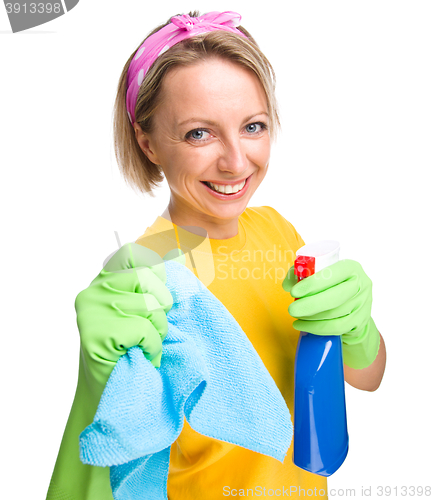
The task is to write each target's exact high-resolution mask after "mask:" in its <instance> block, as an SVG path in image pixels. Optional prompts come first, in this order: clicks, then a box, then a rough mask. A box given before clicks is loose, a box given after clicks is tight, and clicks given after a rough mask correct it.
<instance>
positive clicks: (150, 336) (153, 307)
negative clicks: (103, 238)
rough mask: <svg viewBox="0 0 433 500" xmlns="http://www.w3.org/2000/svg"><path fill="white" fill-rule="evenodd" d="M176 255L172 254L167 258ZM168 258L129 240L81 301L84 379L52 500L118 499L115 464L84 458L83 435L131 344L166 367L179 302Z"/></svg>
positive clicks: (55, 474)
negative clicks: (171, 320) (170, 317)
mask: <svg viewBox="0 0 433 500" xmlns="http://www.w3.org/2000/svg"><path fill="white" fill-rule="evenodd" d="M176 257H177V256H176V253H173V252H172V253H171V254H170V255H167V256H165V257H164V260H168V259H171V260H175V258H176ZM178 259H180V261H182V256H179V257H178ZM178 259H176V260H178ZM164 260H163V259H161V257H160V256H159V255H158V254H157V253H156V252H153V251H152V250H150V249H148V248H145V247H143V246H142V245H139V244H137V243H127V244H126V245H124V246H122V247H121V248H120V249H119V250H118V251H117V252H116V253H115V254H114V255H113V256H112V257H111V258H110V260H109V261H108V262H107V264H106V265H104V268H103V270H102V271H101V272H100V273H99V275H98V276H97V277H96V278H95V279H94V280H93V281H92V282H91V284H90V285H89V287H87V288H86V289H85V290H83V291H82V292H80V293H79V294H78V295H77V297H76V299H75V309H76V312H77V324H78V329H79V333H80V339H81V343H80V362H79V373H78V383H77V389H76V393H75V398H74V402H73V404H72V408H71V412H70V414H69V418H68V422H67V424H66V428H65V431H64V433H63V438H62V442H61V445H60V449H59V453H58V456H57V460H56V464H55V467H54V471H53V474H52V477H51V481H50V486H49V489H48V493H47V497H46V498H47V500H59V499H62V500H113V495H112V491H111V485H110V468H109V467H97V466H92V465H89V464H83V463H82V462H81V461H80V458H79V436H80V434H81V432H82V431H83V430H84V429H85V428H86V427H87V426H88V425H90V424H91V423H92V421H93V418H94V416H95V413H96V410H97V408H98V404H99V401H100V399H101V395H102V393H103V391H104V388H105V385H106V383H107V381H108V379H109V377H110V375H111V372H112V370H113V368H114V366H115V364H116V362H117V361H118V359H119V358H120V357H121V356H122V355H123V354H125V353H126V351H127V349H128V348H130V347H132V346H135V345H138V346H140V347H141V349H142V350H143V353H144V356H146V358H147V359H149V360H150V361H151V363H152V364H153V365H154V366H155V367H158V366H159V365H160V361H161V354H162V341H163V340H164V338H165V336H166V335H167V333H168V322H167V316H166V313H168V311H169V310H170V309H171V307H172V305H173V298H172V296H171V294H170V292H169V290H168V289H167V288H166V286H165V283H166V274H165V265H164ZM58 355H59V356H61V355H62V352H61V349H60V350H59V352H58Z"/></svg>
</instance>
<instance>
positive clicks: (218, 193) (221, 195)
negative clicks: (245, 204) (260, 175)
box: [200, 174, 253, 200]
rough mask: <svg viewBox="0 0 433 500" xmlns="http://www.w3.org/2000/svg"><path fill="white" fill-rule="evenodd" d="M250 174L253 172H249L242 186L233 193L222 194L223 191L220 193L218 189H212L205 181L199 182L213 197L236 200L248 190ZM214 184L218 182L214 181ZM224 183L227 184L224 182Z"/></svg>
mask: <svg viewBox="0 0 433 500" xmlns="http://www.w3.org/2000/svg"><path fill="white" fill-rule="evenodd" d="M252 175H253V174H251V175H250V176H249V177H247V178H246V181H245V185H244V187H243V188H242V189H241V190H240V191H238V192H237V193H235V194H223V193H220V192H218V191H214V190H213V189H212V188H211V187H209V186H208V185H207V181H200V182H201V183H202V184H203V186H204V187H205V188H206V190H207V191H208V192H209V193H210V194H211V195H212V196H214V197H215V198H217V199H219V200H236V199H238V198H241V197H242V196H243V195H244V194H245V193H246V191H247V190H248V186H249V184H250V181H251V177H252ZM240 182H242V181H236V183H235V185H236V184H238V183H240ZM215 184H218V183H217V182H216V183H215ZM225 185H227V184H225ZM230 185H233V184H232V183H230Z"/></svg>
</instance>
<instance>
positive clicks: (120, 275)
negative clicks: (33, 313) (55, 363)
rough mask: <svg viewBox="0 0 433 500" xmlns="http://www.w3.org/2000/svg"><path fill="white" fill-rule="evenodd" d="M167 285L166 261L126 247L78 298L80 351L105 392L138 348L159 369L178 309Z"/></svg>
mask: <svg viewBox="0 0 433 500" xmlns="http://www.w3.org/2000/svg"><path fill="white" fill-rule="evenodd" d="M166 279H167V278H166V274H165V266H164V261H163V259H161V257H160V256H159V255H158V254H157V253H156V252H153V251H152V250H150V249H148V248H145V247H143V246H142V245H138V244H137V243H127V244H126V245H123V246H122V247H121V248H120V249H119V250H118V251H117V252H116V253H115V254H114V255H113V256H112V257H111V258H110V260H109V261H108V262H107V264H106V265H105V266H104V268H103V269H102V271H101V272H100V273H99V275H98V276H97V277H96V278H95V279H94V280H93V281H92V283H91V284H90V285H89V286H88V287H87V288H86V289H85V290H83V291H82V292H80V293H79V294H78V295H77V297H76V299H75V310H76V312H77V324H78V329H79V331H80V339H81V346H82V349H83V353H84V357H85V361H86V364H87V366H88V368H89V370H90V372H91V373H92V376H93V378H94V381H95V382H96V383H97V384H98V385H103V386H105V384H106V383H107V381H108V378H109V376H110V374H111V371H112V370H113V368H114V366H115V364H116V363H117V361H118V360H119V358H120V357H121V356H123V355H124V354H126V352H127V350H128V349H129V348H130V347H133V346H136V345H138V346H139V347H141V349H142V350H143V353H144V355H145V357H146V358H147V359H149V360H150V361H151V363H152V364H153V365H154V366H155V367H159V366H160V362H161V356H162V341H163V340H164V338H165V337H166V335H167V333H168V322H167V313H168V311H169V310H170V309H171V307H172V305H173V298H172V296H171V294H170V292H169V290H168V288H167V287H166V286H165V283H166Z"/></svg>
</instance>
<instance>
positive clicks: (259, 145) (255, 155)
mask: <svg viewBox="0 0 433 500" xmlns="http://www.w3.org/2000/svg"><path fill="white" fill-rule="evenodd" d="M250 154H251V159H252V160H253V161H254V163H256V164H257V165H259V166H260V167H266V166H267V164H268V163H269V159H270V157H271V142H270V139H269V138H268V137H266V138H263V140H261V141H255V142H254V143H253V145H252V146H251V150H250Z"/></svg>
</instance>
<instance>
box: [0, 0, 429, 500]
mask: <svg viewBox="0 0 433 500" xmlns="http://www.w3.org/2000/svg"><path fill="white" fill-rule="evenodd" d="M196 8H198V9H199V10H200V12H201V13H205V12H208V11H212V10H219V11H224V10H234V11H237V12H239V13H240V14H241V15H242V17H243V19H242V25H243V26H245V27H246V28H247V29H248V30H249V31H250V32H251V34H252V35H253V36H254V37H255V38H256V40H257V42H258V43H259V45H260V47H261V49H262V50H263V52H264V53H265V54H266V55H267V57H268V58H269V60H270V61H271V63H272V64H273V66H274V69H275V71H276V75H277V93H278V94H277V96H278V99H279V104H280V112H281V118H282V124H283V131H282V134H281V135H280V137H279V139H278V142H277V144H276V145H275V146H274V149H273V153H272V160H271V166H270V171H269V173H268V176H267V177H266V179H265V180H264V182H263V184H262V185H261V187H260V188H259V190H258V191H257V192H256V193H255V195H254V196H253V198H252V200H251V202H250V204H249V205H250V206H261V205H271V206H273V207H274V208H275V209H276V210H278V211H279V212H280V213H281V214H282V215H283V216H284V217H285V218H286V219H288V220H289V221H290V222H292V223H293V224H294V226H295V228H296V229H297V230H298V231H299V233H300V234H301V235H302V236H303V238H304V240H305V241H306V242H310V241H314V240H318V239H337V240H339V241H340V243H341V247H342V251H341V257H342V258H351V259H355V260H358V261H359V262H360V263H361V264H362V266H363V268H364V270H365V271H366V272H367V274H368V275H369V276H370V278H371V279H372V281H373V292H374V302H373V317H374V319H375V321H376V325H377V326H378V328H379V330H380V331H381V333H382V334H383V336H384V338H385V343H386V348H387V353H388V359H387V367H386V372H385V376H384V379H383V381H382V385H381V387H380V388H379V389H378V390H377V391H376V392H374V393H370V392H362V391H359V390H356V389H353V388H352V387H350V386H348V385H347V384H346V402H347V413H348V428H349V436H350V448H349V454H348V457H347V459H346V461H345V462H344V464H343V465H342V467H341V468H340V469H339V470H338V471H337V472H336V473H335V474H334V475H333V476H331V477H330V478H329V479H328V486H329V491H330V496H331V495H332V491H331V490H333V489H340V490H343V489H346V488H353V489H355V491H356V498H361V488H362V487H363V488H366V487H368V486H371V487H372V498H376V497H377V498H380V497H378V496H377V495H376V493H375V492H377V489H376V488H377V487H378V486H386V485H388V486H391V487H395V486H397V487H399V488H401V487H402V486H411V485H414V486H418V485H419V486H426V485H428V484H430V485H431V484H432V481H431V477H432V475H431V465H432V463H431V446H432V439H431V435H432V433H431V421H432V420H431V411H430V408H431V406H430V401H429V400H430V399H431V394H432V389H431V380H432V377H431V373H432V372H431V359H432V354H431V350H432V347H433V343H432V334H433V332H432V327H431V324H432V320H431V300H432V293H431V285H430V282H431V270H430V268H431V248H432V245H431V243H432V237H431V229H432V222H431V219H432V205H431V202H430V196H431V195H430V192H431V182H432V181H431V169H432V167H433V148H432V142H433V141H432V139H433V120H432V117H433V92H432V89H433V69H432V61H433V30H432V26H433V4H432V2H430V1H417V0H414V1H409V0H408V1H404V2H403V1H396V0H393V1H384V0H374V1H371V0H364V1H362V2H355V1H348V0H345V1H314V0H309V1H303V2H301V1H296V2H295V1H286V2H272V1H271V2H266V3H264V2H261V3H258V2H251V0H249V1H236V0H233V1H220V0H215V1H204V0H200V1H197V0H196V1H179V0H176V1H173V0H165V1H164V2H150V1H149V2H146V1H143V0H142V1H139V0H123V1H117V2H114V1H107V0H104V1H102V0H92V1H85V0H82V1H80V3H79V4H78V5H77V6H76V7H75V8H74V9H73V10H72V11H71V12H70V13H68V14H67V15H64V16H62V17H60V18H58V19H56V20H54V21H52V22H50V23H48V24H45V25H42V26H39V27H36V28H34V29H32V30H29V31H27V32H22V33H17V34H12V33H11V31H10V26H9V22H8V19H7V16H6V13H5V10H4V9H3V8H2V7H0V31H1V33H0V54H1V60H0V64H1V80H0V86H1V92H0V99H1V101H0V110H1V111H0V133H1V135H0V137H1V144H2V146H1V149H0V163H1V178H2V183H1V210H2V245H1V255H2V259H1V260H2V262H3V264H2V272H1V278H2V279H1V284H2V299H1V304H2V314H1V318H2V319H1V321H2V324H1V331H2V363H1V382H2V408H3V410H2V416H1V423H2V456H3V458H4V459H5V460H4V462H3V467H2V472H3V474H4V478H3V479H2V496H3V498H7V499H8V500H13V499H23V498H32V499H35V500H36V499H45V495H46V491H47V488H48V484H49V481H50V477H51V473H52V470H53V467H54V463H55V460H56V457H57V452H58V448H59V445H60V441H61V438H62V435H63V431H64V427H65V425H66V421H67V418H68V415H69V411H70V408H71V404H72V400H73V396H74V393H75V387H76V382H77V375H78V355H79V336H78V329H77V326H76V316H75V309H74V300H75V297H76V295H77V294H78V292H79V291H81V290H82V289H84V288H85V287H87V286H88V284H89V283H90V282H91V281H92V280H93V278H94V277H95V276H96V275H97V274H98V273H99V271H100V270H101V268H102V263H103V261H104V259H105V258H106V257H107V256H108V255H109V254H110V253H111V252H113V251H114V250H116V248H117V241H116V238H115V233H114V231H117V232H118V234H119V237H120V240H121V243H122V244H124V243H126V242H128V241H135V240H136V238H137V237H138V236H140V235H141V234H143V232H144V231H145V229H146V227H147V226H149V225H150V224H152V222H153V221H154V219H155V218H156V216H157V215H160V214H161V213H162V211H163V210H164V208H165V207H166V205H167V203H168V199H169V190H168V187H167V185H166V183H165V184H164V186H163V187H162V188H161V189H160V190H158V191H157V192H156V194H157V197H156V198H155V199H152V198H150V197H144V196H143V197H141V198H140V197H138V196H137V195H136V194H134V192H133V191H132V190H131V189H130V188H128V187H127V186H126V185H125V183H124V181H123V180H122V178H121V176H120V174H119V171H118V168H117V164H116V162H115V159H114V151H113V149H112V136H111V133H112V132H111V130H112V129H111V127H112V121H111V113H112V109H113V103H114V97H115V92H116V86H117V81H118V78H119V76H120V73H121V70H122V68H123V66H124V64H125V63H126V61H127V59H128V57H129V56H130V54H131V53H132V52H133V51H134V50H135V48H136V47H137V46H138V44H139V43H140V42H141V41H142V39H143V38H144V37H145V36H146V35H147V34H148V32H149V31H151V30H152V29H153V28H154V27H155V26H157V25H158V24H161V23H163V22H165V21H166V20H167V19H168V18H169V17H171V16H173V15H176V14H181V13H187V12H188V11H189V10H194V9H196ZM5 467H6V469H5ZM334 493H337V492H334ZM341 493H342V491H340V495H341ZM391 497H393V498H395V494H394V492H393V494H392V495H391ZM352 498H353V496H352Z"/></svg>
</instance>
